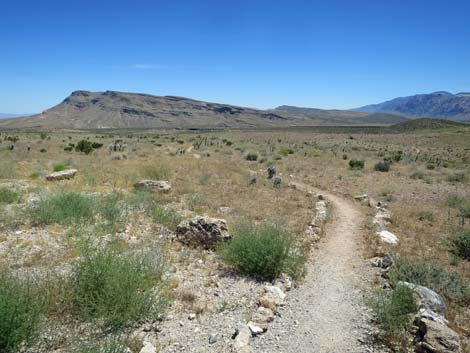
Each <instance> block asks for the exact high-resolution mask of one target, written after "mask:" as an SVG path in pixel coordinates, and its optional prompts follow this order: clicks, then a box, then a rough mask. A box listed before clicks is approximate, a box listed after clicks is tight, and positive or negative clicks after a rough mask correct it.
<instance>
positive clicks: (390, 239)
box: [377, 230, 398, 245]
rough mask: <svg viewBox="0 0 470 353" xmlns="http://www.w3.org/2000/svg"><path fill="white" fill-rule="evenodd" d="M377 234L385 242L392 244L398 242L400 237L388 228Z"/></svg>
mask: <svg viewBox="0 0 470 353" xmlns="http://www.w3.org/2000/svg"><path fill="white" fill-rule="evenodd" d="M377 235H378V236H379V237H380V239H382V241H384V242H385V243H388V244H392V245H396V244H398V237H397V236H396V235H395V234H393V233H392V232H389V231H388V230H381V231H380V232H377Z"/></svg>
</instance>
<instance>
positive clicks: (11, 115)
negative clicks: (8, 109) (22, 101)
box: [0, 113, 30, 119]
mask: <svg viewBox="0 0 470 353" xmlns="http://www.w3.org/2000/svg"><path fill="white" fill-rule="evenodd" d="M26 115H30V114H9V113H0V119H5V118H17V117H20V116H26Z"/></svg>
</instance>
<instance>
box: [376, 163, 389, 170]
mask: <svg viewBox="0 0 470 353" xmlns="http://www.w3.org/2000/svg"><path fill="white" fill-rule="evenodd" d="M374 170H376V171H378V172H388V171H389V170H390V163H387V162H379V163H377V164H376V165H374Z"/></svg>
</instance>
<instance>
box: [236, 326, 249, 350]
mask: <svg viewBox="0 0 470 353" xmlns="http://www.w3.org/2000/svg"><path fill="white" fill-rule="evenodd" d="M237 331H238V334H237V335H236V337H235V341H234V342H233V347H234V348H235V349H237V350H239V349H242V348H244V347H247V346H248V345H249V344H250V340H251V331H250V329H249V328H248V326H247V325H241V326H240V327H239V328H238V329H237Z"/></svg>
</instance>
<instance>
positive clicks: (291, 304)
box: [253, 194, 381, 353]
mask: <svg viewBox="0 0 470 353" xmlns="http://www.w3.org/2000/svg"><path fill="white" fill-rule="evenodd" d="M324 195H325V196H326V197H327V198H328V199H329V200H330V201H331V203H332V206H333V207H332V219H331V221H330V222H329V223H328V224H327V226H326V231H325V234H324V235H323V238H322V239H323V240H322V241H321V242H320V244H319V249H318V250H315V251H313V252H312V261H311V262H310V263H309V265H308V268H307V270H308V274H307V276H306V279H305V282H304V283H302V284H301V285H300V287H299V288H297V289H294V290H292V291H291V292H290V293H289V295H288V298H287V303H286V305H285V306H284V307H282V308H281V309H280V312H279V316H280V317H278V318H276V320H275V321H274V323H273V324H272V326H271V327H270V328H269V330H268V332H266V334H265V335H263V336H260V338H258V339H255V340H254V342H253V348H254V351H255V352H266V353H268V352H269V353H273V352H283V353H290V352H295V353H304V352H315V353H317V352H318V353H344V352H354V353H364V352H380V351H381V350H379V349H378V348H374V347H372V346H371V345H370V344H369V343H367V342H370V341H371V337H370V336H371V330H372V328H371V327H370V326H369V323H368V322H369V319H368V315H369V314H368V310H367V308H366V307H365V304H364V295H363V291H362V289H364V288H367V282H368V281H369V280H370V279H371V276H372V273H371V272H372V269H371V268H370V265H367V263H366V261H364V260H363V259H362V258H361V227H362V224H363V221H364V217H363V215H362V214H361V212H360V210H359V209H358V207H357V206H356V205H354V204H353V203H351V202H350V201H347V200H345V199H342V198H340V197H337V196H334V195H330V194H324Z"/></svg>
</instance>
